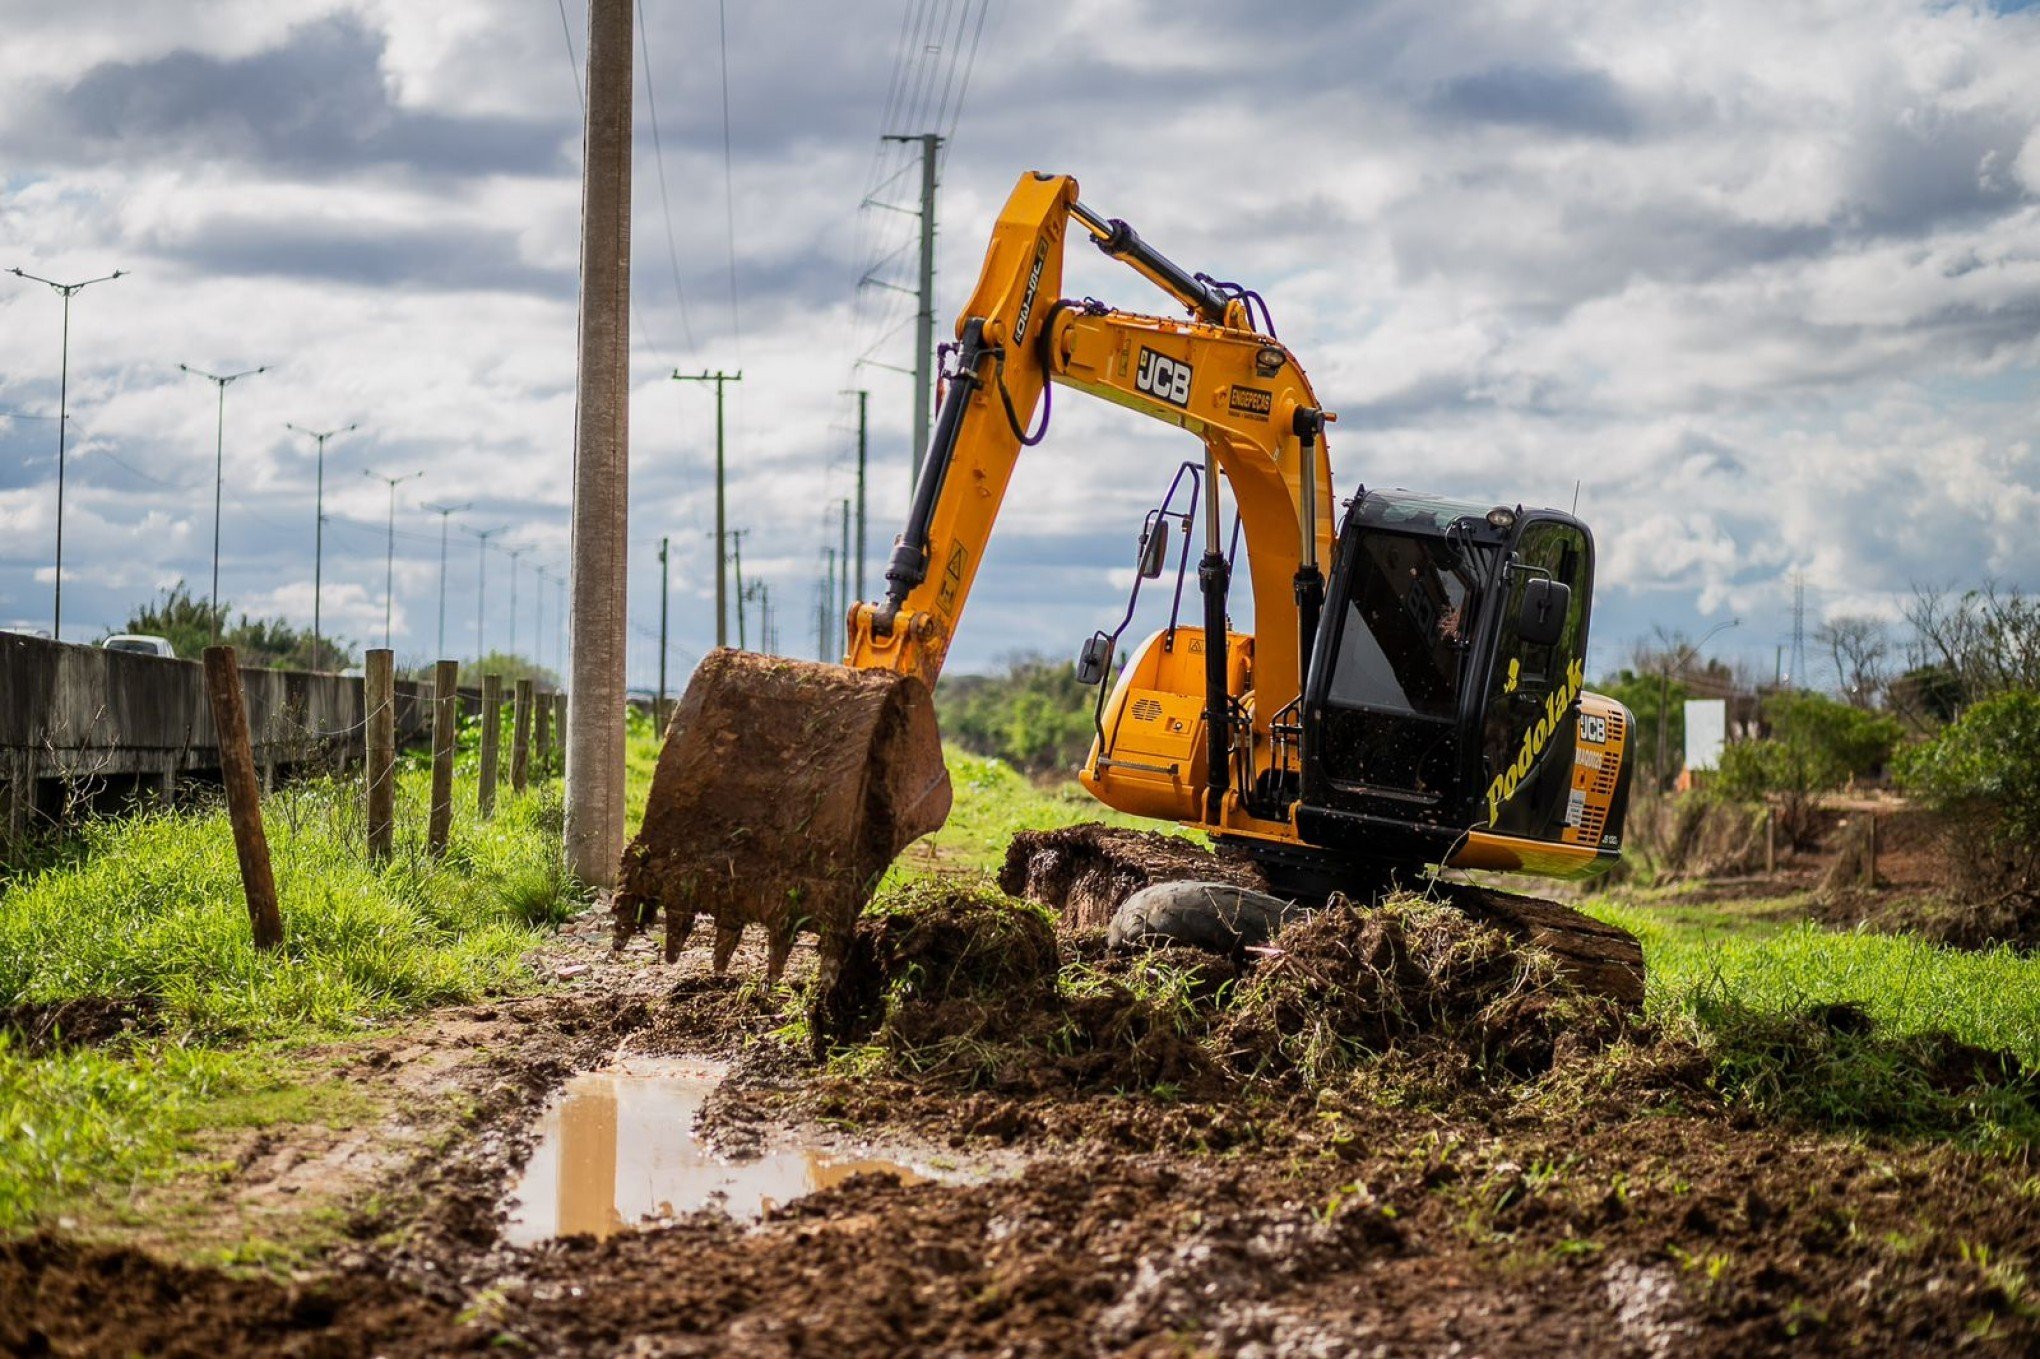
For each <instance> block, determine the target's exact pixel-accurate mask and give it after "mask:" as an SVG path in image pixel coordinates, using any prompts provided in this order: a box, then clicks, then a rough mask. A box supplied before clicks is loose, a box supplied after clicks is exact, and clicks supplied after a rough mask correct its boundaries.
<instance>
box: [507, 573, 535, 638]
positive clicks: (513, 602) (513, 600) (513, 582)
mask: <svg viewBox="0 0 2040 1359" xmlns="http://www.w3.org/2000/svg"><path fill="white" fill-rule="evenodd" d="M529 551H531V549H530V548H528V547H513V548H508V549H506V550H505V555H506V556H508V557H509V558H510V654H511V655H512V656H515V655H516V654H517V559H518V558H519V557H521V556H523V555H524V554H525V553H527V552H529Z"/></svg>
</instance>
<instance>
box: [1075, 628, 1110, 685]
mask: <svg viewBox="0 0 2040 1359" xmlns="http://www.w3.org/2000/svg"><path fill="white" fill-rule="evenodd" d="M1111 667H1112V639H1111V638H1110V637H1108V636H1106V635H1105V634H1104V633H1102V632H1094V633H1092V634H1091V635H1090V636H1089V637H1087V638H1085V639H1084V649H1083V650H1082V651H1080V652H1078V653H1077V683H1079V684H1084V685H1091V684H1100V683H1103V682H1104V679H1105V672H1106V671H1107V670H1109V669H1110V668H1111Z"/></svg>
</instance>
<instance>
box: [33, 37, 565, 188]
mask: <svg viewBox="0 0 2040 1359" xmlns="http://www.w3.org/2000/svg"><path fill="white" fill-rule="evenodd" d="M383 49H384V40H383V37H382V35H380V34H378V33H375V32H372V31H370V30H369V29H367V28H365V27H364V26H363V25H362V23H361V22H360V20H359V19H357V18H355V17H354V16H351V15H335V16H333V17H330V18H326V19H322V20H320V21H318V22H315V23H308V24H305V25H304V26H302V27H300V28H297V29H295V30H293V31H292V32H291V34H290V36H289V38H288V40H287V41H286V42H285V43H284V44H283V45H282V46H280V47H276V48H272V49H270V50H267V51H262V52H257V53H255V54H253V55H251V56H247V57H240V58H219V57H213V56H208V55H205V54H202V53H199V52H193V51H188V50H185V51H174V52H168V53H165V54H164V55H163V56H160V57H156V58H152V59H150V60H146V61H137V62H109V63H106V64H103V65H99V66H95V67H93V68H91V69H90V70H87V71H85V72H84V73H83V74H81V75H80V76H79V77H78V78H77V79H76V80H75V81H73V82H71V83H70V84H68V85H64V86H62V87H60V88H58V89H56V90H55V91H53V92H51V93H49V94H47V95H46V96H45V97H44V98H43V99H42V100H41V101H40V103H39V105H31V106H29V107H28V108H25V109H23V110H22V111H20V112H18V113H17V114H16V115H15V116H14V118H13V119H11V120H10V124H11V125H10V132H9V139H10V140H11V141H13V142H15V143H16V144H17V145H27V146H30V147H33V148H35V149H38V150H43V151H48V150H51V149H53V148H58V147H65V148H69V149H70V150H71V151H73V152H74V153H75V152H76V151H78V150H80V149H82V148H83V147H85V146H90V147H94V148H96V149H97V150H98V151H99V152H100V153H101V154H111V155H116V156H121V157H123V158H132V159H140V158H144V157H157V156H163V155H172V154H174V155H182V156H192V157H199V158H205V159H211V158H226V159H230V160H241V161H247V162H252V163H254V164H258V165H262V166H265V167H268V168H271V169H277V170H284V171H287V172H290V173H293V174H321V173H335V172H345V171H348V170H355V169H362V168H368V167H379V166H400V167H404V168H407V169H410V170H414V171H417V172H420V173H426V174H437V175H456V176H466V175H480V174H526V175H530V174H548V173H551V174H557V173H561V172H562V171H565V170H566V169H567V168H568V165H569V162H568V161H567V159H566V154H565V153H566V151H567V150H568V149H570V147H571V144H572V141H573V138H574V133H575V129H574V127H573V124H572V123H571V122H569V121H566V120H564V119H561V118H558V117H554V118H530V119H515V118H504V117H473V116H455V115H447V114H440V113H434V112H431V111H417V110H410V109H405V108H402V107H400V106H398V105H397V104H396V103H395V102H394V101H393V99H392V98H391V93H390V89H389V86H388V83H387V82H386V81H385V80H384V79H383V76H382V73H381V62H382V56H383Z"/></svg>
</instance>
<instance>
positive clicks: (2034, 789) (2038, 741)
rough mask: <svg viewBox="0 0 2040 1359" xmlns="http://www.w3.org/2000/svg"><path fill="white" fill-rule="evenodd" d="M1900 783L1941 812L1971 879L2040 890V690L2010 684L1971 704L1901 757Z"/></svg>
mask: <svg viewBox="0 0 2040 1359" xmlns="http://www.w3.org/2000/svg"><path fill="white" fill-rule="evenodd" d="M1897 773H1898V781H1899V784H1900V786H1901V787H1903V788H1904V789H1905V790H1906V791H1907V792H1909V793H1911V794H1912V795H1914V796H1915V797H1917V798H1919V799H1920V800H1921V801H1922V802H1924V803H1926V804H1927V805H1928V806H1929V807H1932V808H1933V809H1934V810H1936V811H1938V812H1940V813H1941V814H1942V815H1943V817H1944V818H1945V819H1946V821H1947V823H1948V825H1949V828H1950V829H1951V830H1952V831H1953V832H1954V834H1955V837H1956V842H1957V843H1956V849H1957V852H1956V853H1955V854H1953V855H1951V856H1950V860H1951V862H1952V863H1953V864H1954V865H1955V867H1956V870H1957V872H1958V873H1960V874H1961V875H1963V876H1964V877H1965V878H1967V879H1968V881H1969V883H1970V885H1972V886H1975V887H1981V888H1983V889H1985V890H1991V891H2006V892H2018V893H2022V894H2024V895H2027V896H2031V895H2033V894H2035V893H2036V892H2040V694H2035V693H2032V692H2029V691H2026V690H2009V691H2007V692H2005V693H2002V694H1996V695H1993V696H1992V697H1990V698H1986V699H1984V700H1982V701H1981V702H1979V703H1977V704H1975V705H1974V706H1972V707H1971V708H1970V709H1969V710H1968V711H1967V712H1965V713H1963V714H1962V716H1961V717H1959V718H1957V719H1956V720H1955V721H1954V722H1953V723H1951V724H1950V725H1949V726H1948V728H1947V730H1945V731H1943V732H1942V733H1941V734H1940V735H1938V736H1936V737H1935V738H1933V739H1932V740H1930V741H1926V742H1923V743H1922V744H1920V745H1917V746H1914V747H1913V748H1911V749H1910V750H1907V751H1905V752H1904V753H1903V754H1902V755H1901V756H1900V758H1899V761H1898V769H1897Z"/></svg>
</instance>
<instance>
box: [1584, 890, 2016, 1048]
mask: <svg viewBox="0 0 2040 1359" xmlns="http://www.w3.org/2000/svg"><path fill="white" fill-rule="evenodd" d="M1734 905H1735V906H1736V907H1737V909H1736V910H1735V911H1733V912H1730V913H1724V914H1723V915H1722V916H1720V917H1717V918H1716V919H1715V920H1713V921H1708V920H1706V919H1705V918H1704V916H1703V915H1702V914H1701V913H1700V912H1699V911H1698V910H1697V909H1691V908H1689V909H1688V910H1687V911H1683V912H1681V913H1680V914H1679V915H1676V916H1672V915H1667V913H1665V912H1663V911H1660V910H1657V909H1652V908H1647V907H1637V906H1631V905H1626V904H1619V903H1617V902H1614V901H1611V900H1608V899H1595V900H1593V901H1589V902H1586V903H1583V907H1582V909H1584V910H1585V911H1586V912H1587V914H1589V915H1592V916H1595V917H1596V918H1598V919H1601V920H1605V921H1607V922H1608V923H1610V924H1613V925H1619V926H1621V927H1622V928H1623V929H1625V930H1628V931H1629V932H1630V933H1632V934H1634V935H1636V937H1637V938H1638V939H1640V940H1641V941H1642V942H1643V952H1644V964H1645V967H1646V968H1647V969H1648V971H1649V974H1650V1003H1651V1006H1652V1007H1653V1009H1654V1010H1657V1011H1659V1012H1666V1011H1670V1010H1676V1009H1687V1010H1692V1009H1693V1008H1694V1007H1696V1006H1697V1005H1699V1004H1700V1003H1702V1002H1704V1001H1710V1000H1712V1001H1719V1000H1722V999H1724V998H1732V999H1733V1000H1734V1001H1735V1002H1736V1003H1737V1004H1739V1005H1742V1006H1744V1007H1746V1008H1748V1009H1751V1010H1755V1011H1769V1012H1776V1013H1786V1012H1790V1011H1795V1010H1801V1009H1805V1008H1807V1007H1809V1006H1818V1005H1835V1004H1853V1005H1858V1006H1861V1007H1862V1008H1863V1009H1864V1010H1865V1011H1867V1012H1868V1013H1869V1014H1870V1016H1871V1017H1872V1018H1873V1019H1875V1020H1876V1021H1877V1024H1878V1026H1879V1027H1880V1028H1882V1029H1884V1030H1886V1031H1888V1032H1889V1033H1891V1034H1893V1035H1899V1036H1903V1035H1911V1034H1919V1033H1925V1032H1930V1031H1936V1030H1940V1031H1946V1032H1948V1033H1951V1034H1953V1035H1954V1036H1955V1037H1957V1038H1959V1039H1961V1040H1962V1041H1964V1042H1967V1043H1974V1044H1976V1045H1978V1046H1980V1047H1987V1048H2001V1049H2004V1050H2007V1051H2010V1052H2012V1053H2015V1054H2017V1055H2018V1057H2019V1059H2020V1060H2021V1061H2023V1062H2025V1063H2026V1064H2027V1065H2029V1066H2033V1067H2040V955H2034V954H2021V953H2017V952H2014V951H2013V950H2011V949H2008V948H1998V949H1994V950H1991V951H1989V952H1972V951H1968V950H1964V949H1954V948H1946V947H1943V946H1941V945H1937V944H1931V943H1928V942H1926V941H1924V940H1921V939H1918V938H1915V937H1913V936H1910V935H1900V934H1881V933H1876V932H1873V931H1868V930H1865V931H1860V932H1859V931H1853V930H1834V929H1827V928H1824V927H1822V926H1820V925H1817V924H1814V923H1812V922H1810V921H1801V922H1799V923H1797V924H1791V925H1782V926H1781V925H1779V924H1777V923H1776V922H1775V921H1769V920H1762V919H1750V918H1749V912H1748V910H1747V908H1748V907H1749V905H1750V903H1747V902H1744V903H1735V904H1734Z"/></svg>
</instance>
